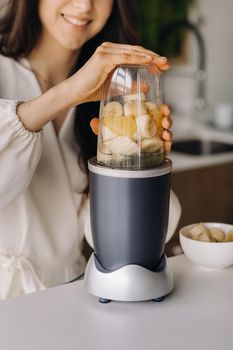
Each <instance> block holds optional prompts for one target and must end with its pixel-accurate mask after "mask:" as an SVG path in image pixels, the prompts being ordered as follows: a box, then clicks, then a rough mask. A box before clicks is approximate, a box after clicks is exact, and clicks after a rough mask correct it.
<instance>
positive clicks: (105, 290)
mask: <svg viewBox="0 0 233 350" xmlns="http://www.w3.org/2000/svg"><path fill="white" fill-rule="evenodd" d="M89 170H90V203H91V207H90V214H91V228H92V236H93V243H94V248H95V253H94V255H93V256H92V258H91V259H90V261H89V263H88V266H87V272H86V278H85V282H86V286H87V289H88V290H89V291H90V293H91V294H94V295H97V296H99V297H101V298H107V299H113V300H122V301H124V300H126V301H131V300H132V301H135V300H147V299H154V298H160V297H163V296H164V295H166V294H168V293H169V292H170V291H171V289H172V288H173V279H172V276H171V274H170V272H169V271H168V270H167V266H166V258H165V256H164V246H165V239H166V233H167V223H168V215H169V197H170V172H171V162H170V161H169V160H166V161H165V162H164V163H163V164H162V165H160V166H157V167H156V168H153V169H145V170H142V169H140V170H135V169H134V170H125V169H124V170H122V169H111V168H108V167H105V166H102V165H100V164H98V163H97V162H96V160H95V159H91V160H90V161H89ZM126 281H127V283H126ZM129 282H130V283H129Z"/></svg>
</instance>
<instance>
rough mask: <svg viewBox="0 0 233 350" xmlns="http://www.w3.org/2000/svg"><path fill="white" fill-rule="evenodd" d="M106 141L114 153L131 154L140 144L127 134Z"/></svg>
mask: <svg viewBox="0 0 233 350" xmlns="http://www.w3.org/2000/svg"><path fill="white" fill-rule="evenodd" d="M106 143H107V146H108V148H109V149H111V151H112V153H114V154H119V155H123V156H131V155H134V154H136V153H137V151H138V144H137V143H136V142H134V141H133V140H131V138H129V137H126V136H118V137H116V138H115V139H113V140H110V141H108V142H106Z"/></svg>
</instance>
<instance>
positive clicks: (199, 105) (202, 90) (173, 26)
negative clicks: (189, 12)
mask: <svg viewBox="0 0 233 350" xmlns="http://www.w3.org/2000/svg"><path fill="white" fill-rule="evenodd" d="M179 28H185V29H188V30H189V31H191V32H192V33H193V34H194V35H195V37H196V40H197V44H198V49H199V60H198V67H197V70H196V72H195V79H196V82H197V85H196V96H195V101H194V106H195V109H196V110H199V111H200V110H203V109H204V108H205V106H206V84H205V81H206V50H205V45H204V40H203V37H202V35H201V33H200V31H199V29H198V27H197V26H196V25H195V24H193V23H191V22H189V21H187V20H176V21H173V22H171V23H170V24H168V25H167V26H166V27H165V28H164V30H163V31H162V32H161V40H163V42H165V43H166V40H167V38H168V37H169V36H170V35H172V34H171V33H174V31H175V30H177V29H179Z"/></svg>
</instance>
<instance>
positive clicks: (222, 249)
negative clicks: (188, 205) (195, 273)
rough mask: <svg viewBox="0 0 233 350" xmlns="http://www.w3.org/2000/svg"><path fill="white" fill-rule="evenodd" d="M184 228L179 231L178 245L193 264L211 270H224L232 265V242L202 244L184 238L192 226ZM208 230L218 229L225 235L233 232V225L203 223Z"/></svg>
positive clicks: (201, 242)
mask: <svg viewBox="0 0 233 350" xmlns="http://www.w3.org/2000/svg"><path fill="white" fill-rule="evenodd" d="M195 225H197V224H193V225H188V226H184V227H183V228H182V229H181V230H180V244H181V248H182V250H183V252H184V254H185V255H186V256H187V257H188V258H189V259H190V260H191V261H192V262H193V263H194V264H197V265H199V266H202V267H207V268H212V269H224V268H226V267H228V266H231V265H233V242H203V241H197V240H194V239H191V238H188V237H186V236H185V233H186V232H187V231H188V230H189V229H190V228H191V227H193V226H195ZM204 225H205V226H207V227H208V228H211V227H215V228H220V229H221V230H223V231H224V232H225V233H227V232H229V231H231V230H233V225H229V224H221V223H216V222H204Z"/></svg>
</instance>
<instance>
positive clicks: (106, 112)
mask: <svg viewBox="0 0 233 350" xmlns="http://www.w3.org/2000/svg"><path fill="white" fill-rule="evenodd" d="M102 115H103V117H107V116H111V117H121V116H122V115H123V107H122V105H121V104H120V102H117V101H112V102H109V103H108V104H106V105H105V106H104V108H103V112H102Z"/></svg>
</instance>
